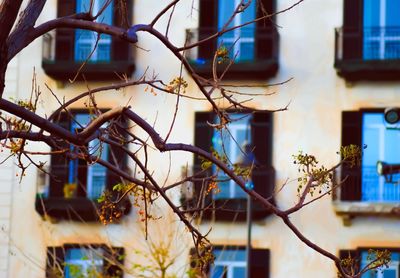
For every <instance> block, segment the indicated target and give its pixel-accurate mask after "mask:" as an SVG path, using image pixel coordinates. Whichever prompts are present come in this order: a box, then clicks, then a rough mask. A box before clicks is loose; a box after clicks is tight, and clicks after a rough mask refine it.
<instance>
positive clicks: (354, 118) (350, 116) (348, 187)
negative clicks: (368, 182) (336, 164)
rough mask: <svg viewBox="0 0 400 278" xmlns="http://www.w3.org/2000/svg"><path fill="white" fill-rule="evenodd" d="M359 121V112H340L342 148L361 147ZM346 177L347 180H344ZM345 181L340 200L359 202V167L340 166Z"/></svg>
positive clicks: (360, 117)
mask: <svg viewBox="0 0 400 278" xmlns="http://www.w3.org/2000/svg"><path fill="white" fill-rule="evenodd" d="M361 119H362V114H361V112H359V111H344V112H342V146H348V145H350V144H354V145H358V146H361V144H362V142H361V132H362V131H361ZM346 177H347V178H346ZM344 178H346V181H345V182H344V183H343V184H342V185H341V187H340V188H341V200H343V201H359V200H361V167H359V166H354V167H352V168H350V166H349V165H347V164H344V165H343V166H342V172H341V180H343V179H344Z"/></svg>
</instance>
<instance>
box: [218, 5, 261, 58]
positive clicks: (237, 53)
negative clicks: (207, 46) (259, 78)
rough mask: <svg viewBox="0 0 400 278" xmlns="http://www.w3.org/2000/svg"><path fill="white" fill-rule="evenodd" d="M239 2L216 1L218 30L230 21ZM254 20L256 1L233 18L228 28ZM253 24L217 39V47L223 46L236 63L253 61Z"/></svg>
mask: <svg viewBox="0 0 400 278" xmlns="http://www.w3.org/2000/svg"><path fill="white" fill-rule="evenodd" d="M240 2H241V1H240V0H218V29H221V28H222V27H223V26H224V25H225V23H226V22H227V21H228V20H229V19H230V17H231V16H232V14H233V12H234V10H235V9H236V7H237V6H238V5H239V4H240ZM255 18H256V1H252V2H251V4H250V6H249V7H248V8H247V9H246V10H245V11H244V12H242V13H239V14H237V15H236V16H235V18H234V19H233V20H232V22H231V23H230V24H229V27H232V26H238V25H241V24H243V23H246V22H249V21H252V20H254V19H255ZM255 29H256V26H255V24H254V23H253V24H250V25H247V26H244V27H242V28H238V29H235V30H233V31H230V32H228V33H225V34H224V35H222V36H221V37H220V38H219V39H218V45H219V46H220V45H224V46H225V47H226V48H227V49H229V50H230V57H231V58H232V59H233V58H235V59H236V61H249V60H254V57H255V54H254V42H255V39H254V35H255Z"/></svg>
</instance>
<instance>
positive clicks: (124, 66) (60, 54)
mask: <svg viewBox="0 0 400 278" xmlns="http://www.w3.org/2000/svg"><path fill="white" fill-rule="evenodd" d="M75 35H76V34H75ZM114 40H118V39H117V38H110V39H108V40H106V41H105V42H107V43H104V44H100V43H98V44H97V45H96V43H95V42H96V39H95V38H88V39H86V40H78V41H76V40H75V36H74V33H71V32H68V33H64V32H62V30H60V31H59V32H54V31H53V32H50V33H47V34H45V35H44V36H43V44H42V67H43V69H44V71H45V72H46V74H47V75H49V76H51V77H53V78H54V79H57V80H68V79H72V78H73V77H74V76H75V75H76V73H77V72H78V70H79V72H81V73H83V74H84V75H85V77H86V78H88V79H90V80H112V79H118V78H119V77H118V76H122V75H123V74H126V75H128V76H129V75H131V74H132V72H133V70H134V68H135V64H134V59H133V55H132V54H133V53H132V47H131V46H129V45H127V43H126V45H124V44H123V43H125V42H122V43H121V42H120V41H118V42H119V44H116V43H114ZM82 41H83V42H82ZM95 46H96V47H95ZM90 55H91V56H90ZM89 57H91V58H90V59H89ZM83 63H84V65H83Z"/></svg>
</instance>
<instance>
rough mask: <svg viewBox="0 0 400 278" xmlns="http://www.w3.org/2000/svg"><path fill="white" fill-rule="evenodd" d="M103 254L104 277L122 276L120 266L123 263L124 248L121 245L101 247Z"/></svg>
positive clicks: (116, 277) (119, 277)
mask: <svg viewBox="0 0 400 278" xmlns="http://www.w3.org/2000/svg"><path fill="white" fill-rule="evenodd" d="M102 248H103V250H104V254H103V269H104V272H105V277H115V278H122V277H123V275H124V272H123V270H122V268H121V267H122V266H123V265H124V258H125V250H124V248H122V247H112V248H110V247H106V246H103V247H102Z"/></svg>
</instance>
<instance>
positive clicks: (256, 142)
mask: <svg viewBox="0 0 400 278" xmlns="http://www.w3.org/2000/svg"><path fill="white" fill-rule="evenodd" d="M230 117H231V118H232V119H234V121H233V122H232V123H230V124H229V125H228V129H227V130H222V131H217V130H214V129H213V128H212V127H211V126H210V125H209V124H208V123H213V122H214V123H215V122H216V121H217V118H216V115H215V114H214V113H212V112H197V113H196V115H195V127H196V128H195V145H196V146H198V147H200V148H202V149H203V150H206V151H210V150H211V149H212V148H214V149H215V150H216V151H218V152H219V153H221V154H223V153H225V154H226V155H227V158H228V159H229V160H230V161H231V162H232V163H238V162H240V163H245V164H248V165H251V164H253V163H254V167H253V170H252V173H251V175H250V181H249V182H251V183H252V186H253V187H254V190H255V191H257V192H258V193H259V194H261V195H262V196H264V197H269V196H271V195H272V192H273V188H274V170H273V168H272V163H271V160H272V114H271V113H264V112H256V113H253V114H248V113H247V114H246V113H242V112H241V113H231V114H230ZM230 134H232V136H233V137H232V136H231V135H230ZM234 139H235V140H236V142H237V143H236V142H235V140H234ZM239 147H241V148H242V149H243V150H247V151H246V154H243V153H241V152H240V150H239ZM246 160H247V162H246ZM200 165H201V159H200V158H199V157H197V156H195V158H194V167H193V171H194V172H199V171H200V170H201V166H200ZM202 173H203V174H204V176H203V177H202V178H206V177H207V176H212V175H217V184H218V186H219V188H220V190H221V192H219V193H218V194H214V192H211V193H210V194H206V195H205V196H204V198H205V204H204V205H205V206H209V205H215V207H216V208H218V209H216V210H206V211H205V214H204V217H206V218H207V217H211V216H212V215H215V217H216V219H219V220H233V219H235V220H245V219H246V202H247V199H246V195H245V193H244V192H243V191H242V190H241V189H240V188H238V185H236V184H235V183H234V182H233V181H231V180H229V179H227V177H226V176H225V175H224V174H223V173H221V172H220V171H217V169H216V168H215V167H211V168H210V169H207V170H206V171H203V172H202ZM208 182H209V180H207V179H199V180H197V181H195V182H194V184H193V185H194V196H193V197H192V198H186V199H185V197H184V200H183V204H184V205H185V206H188V207H192V206H195V205H196V204H197V200H198V199H199V198H203V197H202V196H200V195H201V194H202V192H203V193H204V190H205V189H206V188H207V186H208ZM268 214H269V212H268V211H266V210H265V209H263V208H262V207H261V206H260V205H259V204H257V203H254V204H253V211H252V216H253V218H255V219H260V218H263V217H265V216H266V215H268Z"/></svg>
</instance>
